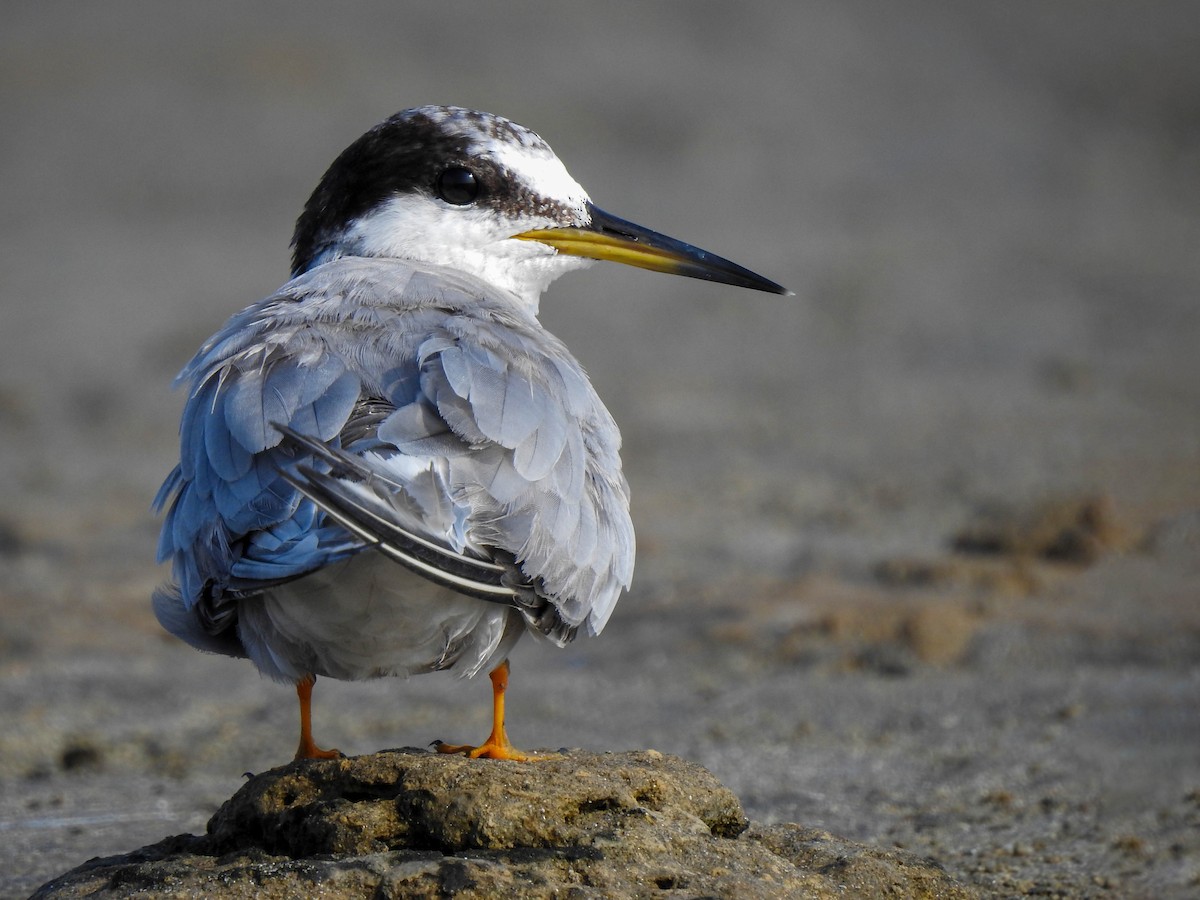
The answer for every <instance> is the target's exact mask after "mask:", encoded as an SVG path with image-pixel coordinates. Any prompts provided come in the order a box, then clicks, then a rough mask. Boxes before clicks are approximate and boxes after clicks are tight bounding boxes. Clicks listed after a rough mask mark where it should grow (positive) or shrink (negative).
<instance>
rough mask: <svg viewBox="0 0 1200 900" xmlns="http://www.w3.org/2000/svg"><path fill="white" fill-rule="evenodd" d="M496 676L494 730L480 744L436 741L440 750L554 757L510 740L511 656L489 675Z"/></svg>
mask: <svg viewBox="0 0 1200 900" xmlns="http://www.w3.org/2000/svg"><path fill="white" fill-rule="evenodd" d="M488 677H489V678H491V680H492V733H491V734H490V735H488V739H487V740H486V741H484V742H483V743H482V744H479V745H478V746H472V745H471V744H446V743H443V742H442V741H434V742H433V747H434V749H436V750H437V752H438V753H462V754H464V755H466V756H469V757H471V759H509V760H513V761H514V762H537V761H538V760H543V759H554V758H555V757H554V756H538V755H536V754H533V753H526V752H525V751H524V750H518V749H517V748H516V747H514V746H513V745H512V744H510V743H509V741H508V734H507V733H506V732H505V730H504V692H505V691H506V690H508V660H507V659H506V660H505V661H504V662H502V663H500V665H498V666H496V668H494V669H493V670H492V671H491V674H490V675H489V676H488Z"/></svg>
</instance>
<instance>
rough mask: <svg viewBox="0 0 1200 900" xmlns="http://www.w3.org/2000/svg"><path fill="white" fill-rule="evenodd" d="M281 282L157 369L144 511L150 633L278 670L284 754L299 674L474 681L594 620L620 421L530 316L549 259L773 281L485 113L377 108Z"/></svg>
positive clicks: (554, 272)
mask: <svg viewBox="0 0 1200 900" xmlns="http://www.w3.org/2000/svg"><path fill="white" fill-rule="evenodd" d="M291 246H292V250H293V255H292V271H291V280H290V281H288V282H287V283H286V284H284V285H283V286H282V287H281V288H279V290H278V291H276V292H275V293H274V294H272V295H270V296H269V297H266V298H265V299H263V300H260V301H259V302H258V303H255V304H253V305H252V306H249V307H247V308H246V309H244V310H243V311H241V312H240V313H237V314H236V315H234V316H233V317H232V318H230V319H229V320H228V321H227V322H226V323H225V324H224V326H222V327H221V329H220V330H219V331H217V332H216V334H214V335H213V336H212V337H211V338H209V340H208V341H206V342H205V343H204V344H203V345H202V346H201V348H200V350H199V351H198V352H197V353H196V355H195V357H194V358H193V359H192V360H191V362H189V363H188V364H187V366H185V367H184V369H183V371H182V372H181V373H180V374H179V376H178V378H177V379H176V382H175V383H176V385H177V386H178V385H186V386H187V387H188V389H189V390H188V394H187V399H186V402H185V405H184V409H183V414H182V421H181V424H180V459H179V464H178V465H177V466H176V467H175V469H174V470H173V471H172V472H171V473H170V475H169V476H168V477H167V479H166V481H165V482H164V483H163V485H162V488H161V489H160V491H159V493H158V496H157V498H156V501H155V508H156V509H158V510H161V509H163V508H164V507H165V508H167V512H166V515H165V517H164V521H163V525H162V533H161V537H160V540H159V545H158V556H159V561H160V562H164V561H167V560H170V562H171V567H172V574H171V580H170V581H168V582H167V583H165V584H163V585H161V586H160V587H159V588H158V589H157V590H156V591H155V592H154V595H153V607H154V612H155V614H156V616H157V618H158V620H159V622H160V623H161V624H162V625H163V627H164V628H166V630H167V631H169V632H171V633H172V634H174V635H177V636H178V637H180V638H182V639H183V640H184V641H186V642H187V643H189V644H191V645H192V646H194V647H197V648H199V649H200V650H205V651H210V652H214V653H221V654H226V655H229V656H233V657H248V658H249V659H250V660H251V661H252V662H253V663H254V665H255V666H256V667H257V668H258V670H259V671H260V672H262V673H263V674H264V675H266V676H269V677H270V678H272V679H275V680H277V681H280V682H284V683H291V684H294V685H295V687H296V692H297V696H298V698H299V702H300V743H299V747H298V749H297V752H296V757H297V758H305V757H307V758H327V757H334V756H338V755H340V754H339V752H338V751H336V750H323V749H321V748H320V747H319V746H318V745H317V743H316V742H315V740H314V738H313V734H312V719H311V701H312V688H313V684H314V682H315V680H316V678H317V676H326V677H329V678H336V679H345V680H358V679H366V678H377V677H382V676H388V675H401V676H404V675H412V674H417V673H424V672H433V671H440V670H449V671H453V672H456V673H458V674H460V675H462V676H467V677H469V676H473V675H476V674H477V673H479V672H481V671H485V670H486V671H488V672H489V673H490V677H491V681H492V688H493V727H492V732H491V734H490V735H489V736H488V737H487V739H486V740H485V741H484V742H483V743H481V744H479V745H476V746H470V745H459V746H452V745H448V744H443V743H441V742H436V746H437V749H438V750H440V751H442V752H461V753H467V754H470V755H471V756H475V757H489V758H496V759H515V760H524V759H529V758H533V757H530V756H529V755H527V754H524V753H522V752H521V751H520V750H517V749H516V748H515V747H513V746H512V744H510V743H509V740H508V736H507V732H506V729H505V721H504V694H505V690H506V688H507V684H508V675H509V666H508V656H509V653H510V651H511V650H512V648H513V646H514V645H515V644H516V642H517V640H518V639H519V638H520V637H521V636H522V635H523V634H525V633H527V632H530V633H532V634H534V635H538V636H541V637H543V638H546V639H548V640H549V641H551V642H553V643H555V644H557V645H559V646H563V645H565V644H566V643H568V642H569V641H571V640H572V639H573V638H574V637H575V636H576V635H577V634H579V633H580V632H581V631H582V632H583V633H585V634H588V635H596V634H599V633H600V632H601V630H602V629H603V628H604V625H605V623H606V622H607V621H608V618H609V616H610V615H611V613H612V611H613V607H614V606H615V604H616V602H617V599H618V597H619V596H620V595H621V594H622V592H623V591H625V590H626V589H627V588H628V587H629V584H630V579H631V577H632V574H633V563H634V532H633V524H632V522H631V520H630V515H629V488H628V485H627V483H626V480H625V477H624V475H623V474H622V471H621V459H620V456H619V450H620V445H621V437H620V432H619V431H618V429H617V425H616V423H615V422H614V421H613V418H612V416H611V415H610V414H609V412H608V410H607V409H606V408H605V407H604V404H603V403H602V402H601V401H600V398H599V397H598V396H597V394H596V391H595V390H594V389H593V387H592V385H591V383H590V382H589V381H588V378H587V376H586V375H585V374H584V371H583V368H582V367H581V366H580V364H579V363H578V362H577V361H576V360H575V358H574V357H573V356H572V355H571V353H570V352H569V351H568V350H567V348H566V347H565V346H564V345H563V344H562V342H561V341H559V340H558V339H557V338H556V337H554V336H553V335H552V334H550V332H548V331H547V330H546V329H545V328H543V327H542V325H541V324H540V322H539V321H538V318H537V314H538V303H539V300H540V298H541V295H542V293H543V291H545V289H546V288H547V287H548V286H549V285H550V283H551V282H552V281H554V280H555V279H556V278H558V277H559V276H560V275H562V274H564V273H565V272H568V271H571V270H572V269H578V268H581V267H584V266H587V265H589V264H591V262H592V261H593V260H614V261H616V262H621V263H626V264H628V265H632V266H639V267H641V268H645V269H651V270H654V271H658V272H668V273H673V274H677V275H686V276H690V277H693V278H702V279H707V280H709V281H714V282H721V283H724V284H729V285H736V286H740V287H745V288H751V289H754V290H760V291H769V292H774V293H787V292H786V291H785V289H784V288H782V287H780V286H779V285H778V284H775V283H774V282H772V281H768V280H767V279H766V278H763V277H762V276H760V275H756V274H755V273H753V272H751V271H749V270H747V269H744V268H742V267H741V266H738V265H736V264H734V263H732V262H730V261H729V260H726V259H722V258H721V257H719V256H716V255H714V254H712V253H708V252H707V251H704V250H700V249H698V248H696V247H693V246H691V245H689V244H685V243H683V242H681V241H678V240H675V239H673V238H669V237H666V236H665V235H662V234H658V233H657V232H654V231H650V230H649V229H646V228H643V227H641V226H639V225H635V224H633V223H631V222H627V221H624V220H622V219H619V218H617V217H615V216H612V215H610V214H608V213H606V212H603V211H602V210H600V209H599V208H597V207H596V206H594V205H593V204H592V202H591V200H590V199H589V197H588V194H587V193H586V192H585V191H584V189H583V188H582V187H581V186H580V185H579V184H578V183H577V182H576V181H575V179H573V178H572V177H571V176H570V175H569V174H568V172H567V170H566V168H565V167H564V166H563V164H562V163H561V162H560V161H559V159H558V157H557V156H555V154H554V153H553V151H552V150H551V149H550V147H549V145H548V144H547V143H546V142H545V141H543V140H542V138H540V137H539V136H538V135H537V134H535V133H534V132H532V131H530V130H528V129H527V128H524V127H522V126H520V125H517V124H516V123H514V122H511V121H509V120H508V119H505V118H502V117H500V116H497V115H492V114H489V113H485V112H478V111H474V110H467V109H461V108H457V107H444V106H425V107H420V108H417V109H409V110H404V111H402V112H399V113H397V114H396V115H394V116H392V117H391V118H389V119H387V120H385V121H383V122H381V123H380V124H379V125H377V126H375V127H374V128H372V129H371V130H370V131H368V132H367V133H366V134H364V135H363V136H362V137H360V138H359V139H358V140H356V141H354V143H352V144H351V145H350V146H349V147H347V148H346V150H344V151H343V152H342V153H341V155H339V156H338V157H337V159H336V160H335V161H334V162H333V164H332V165H331V166H330V167H329V169H328V170H327V171H326V172H325V174H324V176H323V177H322V178H321V180H320V183H319V184H318V185H317V188H316V190H315V191H314V192H313V194H312V196H311V197H310V198H309V200H308V202H307V203H306V204H305V206H304V210H303V212H302V214H301V215H300V217H299V219H298V220H297V223H296V229H295V233H294V235H293V238H292V244H291Z"/></svg>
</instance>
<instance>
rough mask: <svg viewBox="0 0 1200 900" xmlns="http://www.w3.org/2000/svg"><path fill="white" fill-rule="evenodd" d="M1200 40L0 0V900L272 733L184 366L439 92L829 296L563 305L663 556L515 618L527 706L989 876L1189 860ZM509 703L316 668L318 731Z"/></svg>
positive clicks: (595, 181) (767, 801) (945, 17)
mask: <svg viewBox="0 0 1200 900" xmlns="http://www.w3.org/2000/svg"><path fill="white" fill-rule="evenodd" d="M1198 29H1200V8H1197V7H1196V5H1195V4H1193V3H1189V2H1186V0H1180V2H1149V3H1139V4H1116V3H1114V4H1103V5H1096V4H1084V3H1058V4H1044V3H1039V2H1034V0H1025V2H1009V3H1005V4H956V3H944V2H941V3H939V2H914V3H907V4H888V3H877V2H851V3H812V4H782V3H738V4H733V3H712V2H692V3H661V4H646V3H638V4H634V3H624V2H615V3H608V4H603V5H595V4H593V5H587V6H566V5H563V4H551V3H544V2H510V3H506V4H503V5H501V6H489V7H480V6H472V5H467V4H453V3H432V2H415V3H404V4H400V3H394V2H375V3H370V2H355V3H349V4H339V5H336V6H334V5H331V4H318V3H259V4H255V5H253V7H252V8H251V7H250V6H249V5H246V4H239V3H231V2H215V3H206V4H190V5H163V4H154V3H135V2H123V0H120V2H109V3H105V4H76V3H60V2H51V0H48V2H42V3H39V4H16V5H10V7H9V8H7V9H6V10H5V26H4V29H3V32H2V34H0V123H2V126H0V185H2V186H3V197H4V203H3V210H4V215H3V216H2V217H0V463H2V464H0V497H2V498H3V499H2V500H0V604H2V607H0V609H2V616H3V618H2V619H0V721H2V722H3V728H2V729H0V832H2V833H3V835H4V839H3V840H2V841H0V870H2V871H3V872H4V874H2V875H0V894H3V895H4V896H8V895H14V896H21V895H24V894H26V893H28V891H29V890H30V889H32V888H33V887H35V886H36V885H38V884H40V883H41V882H42V881H44V880H46V879H47V878H49V877H50V876H51V875H53V874H56V873H57V872H59V871H62V870H65V869H67V868H70V867H71V866H74V865H76V864H78V863H80V862H82V861H83V860H85V859H87V858H88V857H91V856H96V855H107V854H113V853H118V852H122V851H127V850H132V849H134V848H135V847H137V846H140V845H141V844H144V843H148V842H150V841H152V840H156V839H158V838H159V837H162V836H164V835H166V834H170V833H176V832H180V831H199V830H202V829H203V826H204V822H205V821H206V819H207V817H208V816H209V815H211V813H212V812H213V810H214V809H215V807H216V806H217V805H218V804H219V803H220V802H221V801H222V800H223V799H224V798H225V797H227V796H228V795H229V794H230V793H232V791H233V790H234V789H236V787H237V786H238V784H239V782H240V775H241V773H242V772H244V771H246V770H247V769H249V770H256V771H257V770H261V769H263V768H266V767H269V766H271V765H276V764H279V763H282V762H284V761H286V760H287V759H288V758H290V755H291V753H292V748H293V747H294V741H295V719H296V714H295V709H294V705H295V701H294V696H293V694H292V692H291V691H290V690H288V689H287V688H284V687H280V686H278V685H274V684H271V683H269V682H265V681H262V680H261V679H260V678H259V677H258V676H257V675H256V674H255V673H254V671H253V670H252V667H251V666H250V665H249V664H248V663H245V662H237V661H231V660H226V659H215V658H212V657H206V656H203V655H201V654H198V653H195V652H194V651H192V650H190V649H189V648H187V647H185V646H184V645H182V644H180V643H179V642H177V641H175V640H173V639H171V638H170V637H169V636H167V635H165V634H164V633H161V631H160V629H159V628H158V626H157V624H156V623H155V621H154V619H153V616H152V614H151V612H150V609H149V602H148V598H149V594H150V591H151V590H152V589H153V587H154V585H155V584H156V583H157V582H158V581H159V580H161V579H162V578H163V577H165V571H163V570H160V569H159V568H157V567H156V566H155V563H154V558H153V553H154V544H155V541H156V538H157V519H156V516H155V515H154V514H153V513H151V512H150V510H149V504H150V500H151V498H152V497H153V495H154V493H155V491H156V490H157V488H158V485H159V484H160V482H161V480H162V478H163V477H164V476H165V474H166V473H167V472H168V471H169V470H170V468H171V466H172V465H173V464H174V461H175V458H176V454H177V430H176V429H177V424H178V416H179V411H180V408H181V403H182V398H181V397H180V396H179V395H178V394H174V393H172V392H171V390H170V382H171V379H172V378H173V376H174V374H175V373H176V372H177V371H178V370H179V368H180V367H181V366H182V365H183V364H184V363H185V362H186V361H187V359H188V358H189V357H190V356H191V354H192V353H193V352H194V350H195V349H196V347H197V346H198V345H199V343H200V342H201V341H203V340H204V338H206V337H207V336H208V335H209V334H211V333H212V332H213V331H214V330H215V329H216V328H217V327H218V326H219V325H220V324H221V322H222V321H223V320H224V319H225V318H226V317H227V316H229V315H230V314H232V313H233V312H235V311H237V310H239V309H241V308H242V307H244V306H246V305H247V304H249V303H251V302H253V301H254V300H256V299H258V298H259V297H261V296H264V295H266V294H267V293H269V292H270V291H272V290H273V289H275V288H276V287H277V286H278V285H279V284H281V283H282V282H283V281H284V280H285V279H286V275H287V269H288V246H287V245H288V240H289V238H290V236H291V230H292V225H293V222H294V220H295V217H296V215H297V214H298V213H299V211H300V209H301V207H302V205H303V202H304V200H305V199H306V198H307V196H308V193H309V191H311V189H312V188H313V186H315V184H316V181H317V179H318V177H319V176H320V174H321V173H322V172H323V171H324V169H325V167H326V166H327V165H328V164H329V162H330V161H332V159H333V158H334V157H335V156H336V155H337V153H338V152H339V151H340V150H341V149H342V148H343V147H344V146H345V145H346V144H348V143H349V142H350V141H351V140H353V139H354V138H355V137H357V136H358V135H359V134H361V133H362V132H363V131H364V130H366V129H367V128H369V127H370V126H371V125H373V124H374V123H376V122H377V121H379V120H381V119H383V118H385V117H386V116H388V115H390V114H391V113H393V112H395V111H396V110H398V109H401V108H405V107H409V106H415V105H421V104H426V103H449V104H455V105H462V106H468V107H477V108H480V109H486V110H489V111H492V112H496V113H500V114H502V115H505V116H508V117H509V118H512V119H514V120H516V121H518V122H520V123H522V124H524V125H527V126H529V127H531V128H533V129H535V130H536V131H538V132H539V133H540V134H542V136H543V137H545V138H546V139H547V140H548V141H549V142H550V143H551V145H552V146H553V147H554V148H555V150H556V151H557V153H558V154H559V156H560V157H561V158H562V159H563V160H564V161H565V163H566V164H567V166H568V167H569V168H570V170H571V172H572V174H573V175H574V176H575V177H576V178H577V179H578V180H579V181H580V182H581V183H582V184H583V185H584V186H585V187H586V188H587V189H588V190H589V192H590V193H591V195H592V198H593V199H594V200H595V201H596V202H597V203H598V204H599V205H600V206H602V207H603V208H605V209H608V210H610V211H612V212H614V213H616V214H618V215H621V216H623V217H627V218H630V219H632V220H634V221H637V222H639V223H642V224H645V225H647V226H650V227H652V228H655V229H658V230H661V231H664V232H666V233H668V234H671V235H673V236H676V237H679V238H682V239H684V240H687V241H689V242H692V243H695V244H697V245H699V246H701V247H705V248H708V249H711V250H713V251H715V252H717V253H720V254H721V255H724V256H727V257H729V258H731V259H734V260H736V261H737V262H739V263H741V264H743V265H745V266H747V267H749V268H751V269H754V270H756V271H759V272H762V273H763V274H764V275H766V276H768V277H770V278H772V279H775V280H777V281H779V282H781V283H783V284H785V285H787V286H788V287H790V288H791V289H792V290H794V291H795V292H796V295H797V296H796V297H794V298H780V297H773V296H767V295H758V294H751V293H748V292H738V291H735V290H731V289H726V288H721V287H715V286H712V285H707V284H701V283H699V282H695V281H690V280H685V279H671V278H666V277H663V276H655V275H651V274H649V273H646V272H641V271H634V270H625V269H624V268H623V267H617V266H603V265H598V266H596V267H594V268H593V269H591V270H589V271H588V272H586V273H583V274H578V275H573V276H569V277H567V278H565V279H563V280H562V281H560V282H559V283H557V284H556V285H554V286H553V288H552V289H551V291H550V293H549V294H548V296H547V297H546V298H545V299H544V301H543V304H542V309H543V314H542V320H543V322H544V323H545V324H546V326H547V327H548V328H550V330H552V331H554V332H555V333H556V334H558V335H559V336H560V337H561V338H563V339H564V340H565V341H566V343H567V344H568V346H570V347H571V348H572V349H573V350H574V351H575V353H576V354H577V356H578V357H579V358H580V360H581V361H582V362H583V363H584V365H585V366H586V368H587V369H588V371H589V372H590V373H591V375H592V378H593V380H594V382H595V383H596V386H597V388H598V390H599V392H600V395H601V396H602V397H604V398H605V400H606V401H607V402H608V403H609V406H610V408H611V410H612V412H613V414H614V415H615V417H616V419H617V421H618V423H619V424H620V425H621V427H622V430H623V432H624V435H625V447H626V449H625V459H626V468H627V472H628V475H629V479H630V482H631V485H632V490H633V495H634V516H635V522H636V524H637V526H638V536H639V543H638V553H639V562H638V566H639V568H638V574H637V576H636V580H635V584H634V589H633V591H632V592H631V594H630V595H629V596H628V597H627V598H626V599H625V600H624V601H623V602H622V604H621V605H620V606H619V607H618V609H617V612H616V614H615V616H614V619H613V621H612V624H611V625H610V627H609V630H608V631H606V633H605V635H604V636H603V637H601V638H600V639H598V640H594V641H589V642H580V643H577V644H575V645H572V647H570V648H568V649H567V650H566V651H562V652H555V651H553V650H551V649H550V648H548V647H544V646H540V645H538V644H535V643H534V642H532V641H529V642H527V643H526V645H523V646H522V647H521V648H519V649H518V651H517V653H516V655H515V657H514V675H513V686H512V691H511V694H510V698H511V699H510V704H511V707H512V713H511V715H512V716H513V721H512V725H511V729H510V730H511V732H512V734H513V737H514V740H515V741H516V742H517V743H519V744H525V745H528V746H561V745H564V744H565V745H570V746H584V747H588V748H591V749H596V750H601V749H630V748H640V747H651V746H652V747H656V748H658V749H660V750H663V751H667V752H672V753H677V754H680V755H684V756H687V757H688V758H690V759H693V760H695V761H698V762H701V763H703V764H704V765H706V766H708V767H709V768H711V769H712V770H713V771H714V772H715V773H716V774H717V775H718V777H720V778H721V779H722V780H724V781H725V782H726V783H727V784H729V785H730V786H731V787H733V788H734V790H735V791H737V792H738V793H739V795H740V796H741V797H742V799H743V802H744V803H745V804H746V808H747V812H748V814H749V815H750V816H751V817H752V818H755V819H759V820H764V821H799V822H803V823H805V824H809V825H816V826H819V827H824V828H828V829H830V830H833V831H836V832H838V833H840V834H843V835H846V836H848V837H854V838H858V839H863V840H870V841H875V842H879V843H881V844H884V845H886V846H891V845H893V844H897V845H902V846H906V847H909V848H910V849H914V850H918V851H920V852H922V853H926V854H931V855H934V856H935V857H937V858H938V859H940V860H941V861H942V862H943V864H944V865H946V866H947V868H948V869H949V870H950V871H951V872H953V873H954V874H956V875H958V876H959V877H962V878H964V879H966V880H971V881H974V882H976V883H977V884H979V885H980V886H981V887H983V888H984V889H986V890H995V891H997V892H1000V893H1014V892H1015V893H1024V892H1031V891H1035V890H1049V889H1054V890H1059V891H1061V892H1064V893H1063V895H1065V896H1074V895H1075V893H1073V892H1079V891H1083V890H1085V888H1086V889H1093V888H1095V887H1096V885H1100V886H1102V887H1105V886H1107V887H1108V888H1111V889H1112V890H1114V891H1127V892H1131V893H1127V894H1125V895H1129V896H1133V895H1135V893H1136V892H1137V891H1146V892H1147V894H1146V895H1153V896H1174V895H1178V896H1185V895H1186V894H1187V893H1188V892H1189V891H1191V890H1194V889H1195V888H1196V886H1197V885H1198V884H1200V881H1198V880H1197V879H1198V878H1200V838H1197V836H1196V835H1197V829H1196V827H1195V826H1196V825H1197V824H1200V753H1197V752H1196V748H1197V747H1198V746H1200V707H1198V705H1197V699H1198V696H1200V693H1198V691H1200V511H1198V510H1200V305H1198V298H1200V291H1198V288H1200V253H1198V252H1197V246H1198V238H1200V101H1198V98H1200V57H1198V56H1197V54H1196V53H1195V40H1196V36H1197V33H1198ZM488 696H489V694H488V686H487V684H486V683H484V682H475V683H461V682H457V681H455V680H453V679H440V678H436V677H430V678H421V679H414V680H411V681H408V682H398V681H391V680H389V681H387V682H383V683H373V684H369V685H342V684H334V683H332V682H328V681H322V682H321V684H320V685H319V686H318V690H317V694H316V721H317V737H318V740H319V741H322V742H324V743H325V744H332V745H336V746H339V747H341V749H342V750H344V751H346V752H349V753H364V752H370V751H372V750H375V749H380V748H382V747H393V746H404V745H422V744H425V743H427V742H428V741H430V740H432V739H434V738H445V739H448V740H468V739H472V738H477V737H478V736H480V735H482V733H483V730H484V729H485V728H486V726H487V717H488V715H489V712H490V707H489V704H488ZM476 731H478V732H479V733H480V734H479V735H476V734H475V733H474V732H476ZM1018 850H1020V851H1021V852H1017V851H1018ZM1097 878H1098V879H1108V880H1107V882H1104V881H1094V879H1097ZM1089 885H1090V886H1091V888H1087V886H1089Z"/></svg>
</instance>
